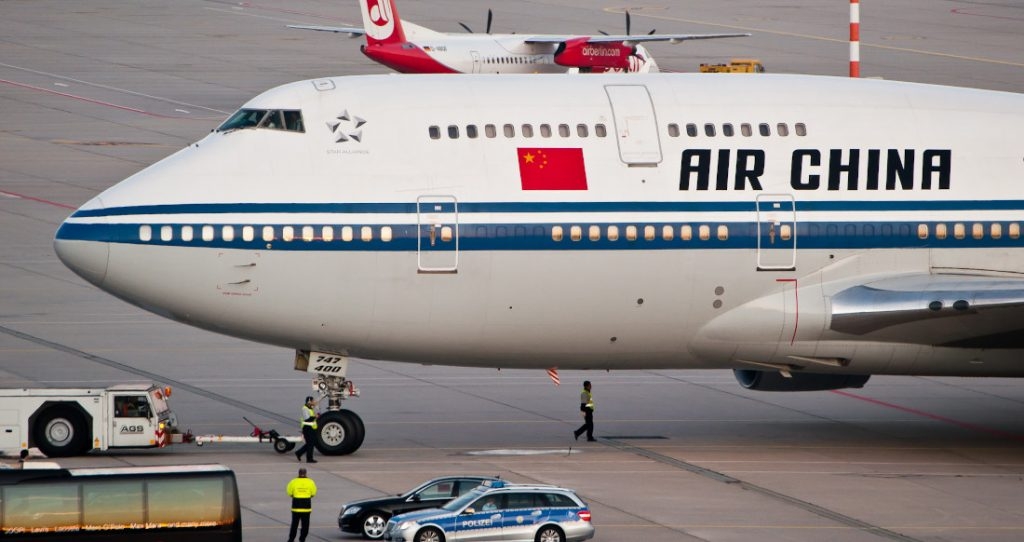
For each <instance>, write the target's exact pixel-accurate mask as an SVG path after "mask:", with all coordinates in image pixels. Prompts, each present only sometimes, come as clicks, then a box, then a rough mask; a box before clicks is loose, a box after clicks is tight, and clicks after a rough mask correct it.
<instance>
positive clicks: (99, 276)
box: [53, 215, 110, 286]
mask: <svg viewBox="0 0 1024 542" xmlns="http://www.w3.org/2000/svg"><path fill="white" fill-rule="evenodd" d="M73 217H74V215H72V218H73ZM53 250H54V252H56V253H57V257H58V258H60V261H61V262H63V263H64V265H66V266H67V267H68V269H70V270H72V271H74V272H75V273H76V274H77V275H78V276H80V277H82V278H83V279H85V280H87V281H89V282H91V283H93V284H95V285H96V286H100V285H102V284H103V279H105V278H106V276H107V261H108V259H109V257H110V245H109V244H107V243H105V242H103V241H102V240H90V239H89V236H88V229H87V228H86V227H85V225H83V224H78V223H75V222H72V221H71V218H69V219H68V220H66V221H64V223H63V224H61V226H60V229H58V230H57V234H56V235H55V236H54V239H53Z"/></svg>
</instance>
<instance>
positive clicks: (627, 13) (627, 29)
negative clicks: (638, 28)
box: [598, 10, 657, 36]
mask: <svg viewBox="0 0 1024 542" xmlns="http://www.w3.org/2000/svg"><path fill="white" fill-rule="evenodd" d="M632 26H633V24H632V20H631V19H630V17H629V10H627V11H626V35H627V36H631V35H632V34H631V33H630V30H631V28H632ZM656 30H657V29H655V28H652V29H651V31H650V32H648V33H647V34H648V35H651V34H654V32H655V31H656ZM598 32H600V33H601V34H604V35H605V36H607V35H608V33H607V32H605V31H604V30H598Z"/></svg>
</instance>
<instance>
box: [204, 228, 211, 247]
mask: <svg viewBox="0 0 1024 542" xmlns="http://www.w3.org/2000/svg"><path fill="white" fill-rule="evenodd" d="M203 241H205V242H207V243H209V242H210V241H213V226H203Z"/></svg>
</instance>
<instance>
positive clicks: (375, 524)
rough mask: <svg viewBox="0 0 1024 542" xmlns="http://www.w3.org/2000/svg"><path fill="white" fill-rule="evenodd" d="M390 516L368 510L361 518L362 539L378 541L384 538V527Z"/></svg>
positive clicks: (378, 511)
mask: <svg viewBox="0 0 1024 542" xmlns="http://www.w3.org/2000/svg"><path fill="white" fill-rule="evenodd" d="M389 518H391V514H386V513H384V512H381V511H380V510H370V511H369V512H367V513H366V515H365V516H363V538H369V539H370V540H380V539H381V538H383V537H384V527H386V526H387V524H388V519H389Z"/></svg>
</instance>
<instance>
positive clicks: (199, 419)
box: [0, 0, 1024, 542]
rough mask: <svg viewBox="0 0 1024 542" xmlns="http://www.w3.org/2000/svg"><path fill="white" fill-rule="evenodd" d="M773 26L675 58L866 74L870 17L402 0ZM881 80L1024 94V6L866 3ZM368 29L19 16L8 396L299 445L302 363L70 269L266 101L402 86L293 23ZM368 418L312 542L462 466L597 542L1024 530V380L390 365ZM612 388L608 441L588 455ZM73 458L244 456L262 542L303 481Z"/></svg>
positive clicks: (545, 24)
mask: <svg viewBox="0 0 1024 542" xmlns="http://www.w3.org/2000/svg"><path fill="white" fill-rule="evenodd" d="M488 7H491V8H493V9H494V10H495V22H494V28H493V31H494V32H513V31H514V32H519V33H523V32H527V31H530V32H549V33H566V32H575V33H593V32H595V31H597V30H598V29H603V30H606V31H609V32H614V33H620V32H622V31H623V30H624V29H623V28H622V25H623V18H622V15H621V8H623V7H629V8H630V10H631V12H632V16H633V17H632V21H633V30H634V32H637V33H641V32H647V30H649V29H650V28H652V27H654V28H657V29H658V30H659V31H661V32H677V31H678V32H720V31H736V30H739V31H749V32H751V33H753V34H754V35H753V36H752V37H750V38H744V39H733V40H709V41H701V42H689V43H683V44H679V45H668V44H655V45H652V46H650V50H651V52H652V53H653V55H654V56H655V58H656V59H657V61H658V62H659V64H660V65H661V67H662V68H663V69H664V70H667V71H695V70H696V68H697V66H698V65H699V64H700V63H701V62H724V61H728V59H729V58H731V57H756V58H759V59H760V60H761V61H762V62H764V64H765V65H766V66H767V68H768V70H769V71H772V72H790V73H814V74H827V75H845V74H846V73H847V69H848V63H847V61H848V56H847V55H848V45H847V42H846V38H847V35H848V4H846V3H844V2H839V1H835V0H832V1H830V2H825V1H821V0H811V1H801V2H797V3H794V2H782V1H778V0H769V1H750V0H742V1H740V0H737V1H733V2H721V1H718V0H702V1H692V2H685V3H683V2H665V3H664V4H662V5H653V4H651V5H648V4H644V5H634V6H624V5H623V4H620V3H612V2H606V1H580V0H536V1H530V2H502V3H499V4H494V5H486V4H483V3H479V2H472V1H469V0H437V1H429V2H428V1H425V0H399V5H398V9H399V10H400V12H401V15H402V17H403V18H407V19H410V20H413V21H415V22H417V23H419V24H422V25H424V26H427V27H430V28H434V29H436V30H441V31H452V32H457V31H460V28H459V27H458V25H457V22H458V21H462V22H465V23H467V24H469V25H470V26H471V27H474V28H475V29H477V30H478V31H480V30H483V26H484V24H485V23H484V20H485V18H486V9H487V8H488ZM861 19H862V32H861V35H862V40H863V41H862V45H861V59H862V68H861V70H862V75H863V76H866V77H884V78H888V79H901V80H909V81H918V82H925V83H938V84H949V85H958V86H970V87H979V88H989V89H997V90H1007V91H1020V90H1022V89H1024V6H1022V5H1021V4H1020V3H1011V2H966V1H963V2H960V1H936V0H905V1H902V2H884V3H883V2H879V3H867V4H864V5H862V12H861ZM289 23H306V24H325V25H345V24H350V25H352V24H354V25H358V24H359V23H360V20H359V14H358V7H357V4H356V2H355V1H353V0H346V1H344V2H340V1H327V0H324V1H313V0H297V1H296V0H293V1H283V0H258V1H257V2H227V1H223V2H222V1H200V0H177V1H174V2H165V1H156V0H138V1H133V2H123V1H118V0H102V1H101V0H96V1H79V2H66V1H55V0H38V1H27V0H25V1H18V0H8V1H3V2H0V386H2V387H22V386H43V387H69V386H95V387H102V386H106V385H108V384H112V383H119V382H130V381H149V380H156V381H158V382H160V383H163V384H167V385H170V386H172V387H173V388H174V389H175V393H174V395H173V397H172V399H171V402H172V406H173V407H174V408H175V410H176V411H177V412H178V416H179V419H180V420H181V421H182V425H183V426H184V427H187V428H191V429H192V431H193V432H195V433H198V434H229V435H245V434H248V433H249V431H250V429H251V428H250V426H249V425H248V424H247V423H246V422H245V421H244V420H242V416H247V417H248V418H249V419H251V420H253V421H254V422H255V423H257V424H258V425H260V426H261V427H264V428H275V429H277V430H279V431H280V432H282V433H285V434H297V433H298V427H297V425H298V423H297V417H298V415H299V408H300V406H301V402H302V398H303V397H304V396H305V395H307V394H308V393H309V391H310V379H309V378H308V377H307V376H305V375H304V374H303V373H298V372H296V371H294V370H293V369H292V352H290V351H285V350H282V349H279V348H272V347H267V346H263V345H259V344H255V343H249V342H243V341H240V340H236V339H231V338H228V337H222V336H218V335H215V334H211V333H208V332H204V331H200V330H196V329H192V328H188V327H185V326H183V325H180V324H176V323H173V322H169V321H166V320H163V319H161V318H159V317H156V316H153V315H150V314H148V313H145V312H143V311H141V310H139V309H136V308H134V307H132V306H129V305H127V304H125V303H123V302H121V301H119V300H117V299H114V298H113V297H111V296H109V295H107V294H105V293H103V292H101V291H99V290H98V289H96V288H94V287H92V286H90V285H88V284H86V283H85V282H84V281H82V280H81V279H79V278H78V277H76V276H75V275H73V274H72V273H71V272H70V271H69V270H67V269H66V268H64V267H63V265H61V264H60V262H59V261H58V260H57V258H56V256H55V255H54V253H53V250H52V245H51V243H52V238H53V234H54V231H55V230H56V228H57V226H58V225H59V224H60V222H61V221H62V220H63V219H64V218H65V217H66V216H67V215H68V214H69V213H70V212H71V211H72V210H73V209H75V208H76V207H78V206H79V205H81V204H82V203H84V202H85V201H86V200H88V199H89V198H91V197H92V196H94V195H95V194H97V193H98V192H100V191H101V190H103V189H105V188H107V187H108V186H110V185H112V184H114V183H116V182H118V181H120V180H121V179H124V178H125V177H127V176H129V175H131V174H132V173H134V172H135V171H138V170H140V169H142V168H143V167H145V166H147V165H149V164H151V163H153V162H155V161H157V160H159V159H160V158H162V157H164V156H166V155H168V154H170V153H172V152H174V151H175V150H177V149H179V148H181V147H183V146H185V145H187V144H189V143H190V142H193V141H195V140H198V139H199V138H201V137H202V136H203V135H204V134H205V133H206V132H208V131H209V130H210V129H212V128H214V127H215V126H216V125H217V124H219V123H220V122H221V121H222V120H223V119H224V118H225V117H226V116H227V115H228V114H229V113H230V112H232V111H234V110H235V109H236V108H237V107H238V106H239V105H241V104H242V103H244V102H245V101H246V100H248V99H249V98H250V97H252V96H254V95H256V94H258V93H259V92H262V91H263V90H266V89H268V88H270V87H273V86H276V85H278V84H283V83H286V82H290V81H294V80H299V79H308V78H314V77H318V76H323V75H339V74H356V73H385V72H387V70H386V69H385V68H384V67H382V66H378V65H376V64H373V63H372V62H371V61H369V60H368V59H366V58H365V57H363V56H362V55H361V54H360V53H359V50H358V49H359V44H360V43H361V40H349V39H347V38H345V37H343V36H339V35H334V34H326V33H315V32H303V31H298V30H290V29H287V28H285V26H284V25H285V24H289ZM349 374H350V376H351V377H352V378H353V379H354V381H355V383H356V385H357V386H359V387H360V388H361V390H362V392H363V397H360V398H357V399H352V400H351V401H350V402H349V403H347V406H348V407H349V408H351V409H353V410H355V411H356V412H358V413H359V414H360V415H361V416H362V418H363V420H364V421H365V424H366V427H367V437H366V441H365V443H364V444H363V447H362V448H361V449H360V450H359V451H358V452H357V453H356V454H353V455H351V456H345V457H323V456H320V457H319V460H320V462H319V463H318V464H316V465H313V466H311V469H310V474H311V476H312V477H313V478H314V480H316V482H317V483H318V484H319V486H320V493H319V495H318V496H317V498H316V500H315V505H314V506H315V511H314V512H313V530H312V532H311V536H310V539H311V540H340V539H354V538H356V537H355V536H353V535H343V534H341V533H340V531H339V530H338V529H337V526H336V516H337V511H338V508H339V506H340V505H341V504H342V503H343V502H345V501H347V500H350V499H355V498H361V497H369V496H375V495H382V494H387V493H397V492H400V491H403V490H406V489H408V488H411V487H413V486H414V485H416V484H418V483H419V482H421V481H423V480H425V479H427V478H430V477H433V476H436V475H441V474H454V473H480V474H500V475H501V476H502V477H505V478H508V479H510V480H513V481H524V482H527V481H528V482H537V483H547V484H557V485H564V486H567V487H571V488H574V489H576V490H577V491H578V493H579V495H580V496H581V497H582V498H583V499H584V500H586V501H587V502H588V503H590V505H591V507H592V510H593V518H594V519H593V522H594V525H595V526H596V528H597V537H596V540H647V541H676V540H709V541H733V540H737V541H738V540H751V539H757V540H760V541H785V540H821V539H825V538H828V539H829V540H831V541H834V542H845V541H861V540H864V541H868V540H880V539H883V540H884V539H890V540H921V541H926V540H927V541H939V540H942V541H953V540H956V541H975V540H993V541H994V540H1020V539H1022V538H1024V417H1022V416H1021V413H1022V411H1024V389H1022V386H1021V385H1020V383H1018V382H1017V381H1015V380H1005V379H958V378H915V377H876V378H873V379H872V380H871V381H870V382H869V383H868V385H867V386H866V387H865V388H864V389H859V390H842V391H836V392H818V393H799V394H778V393H776V394H772V393H759V392H751V391H746V390H743V389H742V388H740V387H739V385H738V384H736V383H735V381H734V380H733V378H732V375H731V373H729V372H727V371H691V372H684V371H637V372H617V373H584V372H569V371H565V372H562V374H561V382H562V385H561V386H558V387H556V386H554V385H553V383H552V382H551V381H550V380H549V379H548V377H547V375H546V374H545V373H544V372H542V371H515V370H502V371H497V370H486V369H457V368H450V367H439V366H420V365H411V364H399V363H386V362H367V363H360V364H358V365H357V366H354V367H351V368H350V370H349ZM584 379H589V380H592V381H593V382H594V394H595V399H596V402H597V412H596V425H597V435H598V437H599V441H598V442H596V443H582V442H575V441H573V440H572V437H571V434H570V433H571V430H572V429H573V428H574V427H576V426H577V425H579V423H580V419H579V413H578V412H577V398H578V393H579V386H580V383H581V382H582V381H583V380H584ZM62 463H64V464H66V465H69V466H110V465H163V464H193V463H222V464H224V465H227V466H229V467H231V468H232V469H234V470H235V472H236V473H237V475H238V482H239V486H240V488H241V495H242V496H241V501H242V506H243V524H244V534H245V540H246V541H252V542H260V541H270V540H284V539H285V538H286V537H287V528H288V522H289V518H290V515H289V511H288V508H289V502H288V499H287V497H286V496H285V495H284V486H285V484H286V483H287V481H288V480H289V479H291V478H292V477H293V476H294V475H295V471H296V468H297V466H298V465H297V464H296V463H295V460H294V458H293V457H292V456H291V455H277V454H275V453H274V452H273V451H272V449H271V448H270V446H269V445H266V444H264V445H255V444H253V445H243V444H211V445H208V446H205V447H202V448H199V447H195V446H177V447H170V448H167V449H162V450H142V451H133V452H118V453H97V454H92V455H89V456H87V457H82V458H74V459H69V460H65V461H63V462H62Z"/></svg>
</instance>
